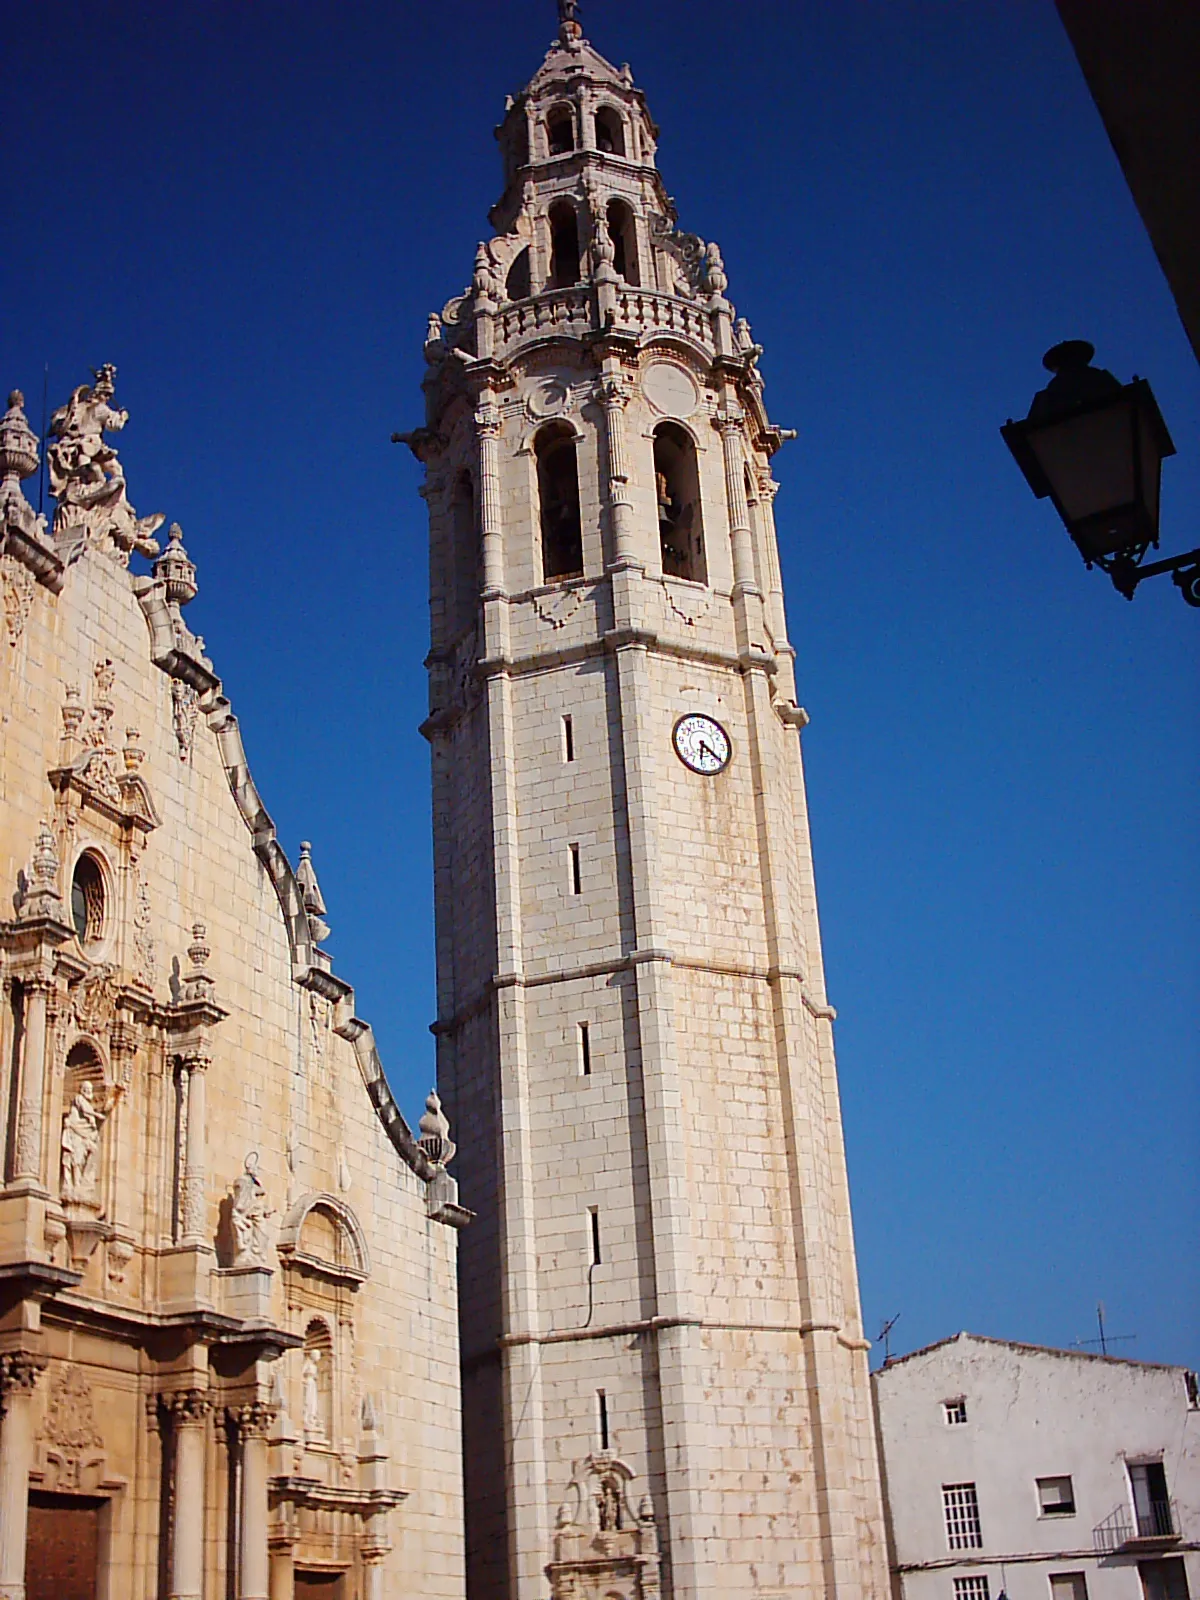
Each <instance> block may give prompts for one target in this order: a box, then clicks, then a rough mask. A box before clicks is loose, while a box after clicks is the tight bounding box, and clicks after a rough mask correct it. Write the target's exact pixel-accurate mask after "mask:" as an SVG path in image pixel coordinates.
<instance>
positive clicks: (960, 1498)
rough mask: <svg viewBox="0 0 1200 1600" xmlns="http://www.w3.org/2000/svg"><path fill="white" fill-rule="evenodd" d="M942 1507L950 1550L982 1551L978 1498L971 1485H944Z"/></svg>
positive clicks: (973, 1486)
mask: <svg viewBox="0 0 1200 1600" xmlns="http://www.w3.org/2000/svg"><path fill="white" fill-rule="evenodd" d="M942 1506H943V1509H944V1510H945V1513H946V1540H947V1542H948V1544H949V1546H950V1548H951V1550H982V1549H983V1530H982V1529H981V1527H980V1525H979V1497H978V1496H977V1495H976V1493H975V1485H974V1484H973V1483H944V1484H943V1485H942Z"/></svg>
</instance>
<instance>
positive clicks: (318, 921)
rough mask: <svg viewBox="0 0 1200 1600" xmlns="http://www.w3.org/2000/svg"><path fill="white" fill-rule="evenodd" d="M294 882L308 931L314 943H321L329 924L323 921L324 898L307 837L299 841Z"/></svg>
mask: <svg viewBox="0 0 1200 1600" xmlns="http://www.w3.org/2000/svg"><path fill="white" fill-rule="evenodd" d="M296 882H297V884H298V885H299V887H300V897H301V899H302V900H303V902H304V910H305V914H306V915H307V917H308V927H309V932H310V933H311V934H312V940H313V943H314V944H323V943H324V942H325V940H326V939H328V937H329V924H328V923H327V922H326V921H325V900H324V897H323V896H322V894H321V885H320V884H319V883H318V882H317V871H316V868H315V867H314V866H313V864H312V845H311V844H310V843H309V842H308V840H307V839H302V840H301V841H300V863H299V865H298V866H297V868H296Z"/></svg>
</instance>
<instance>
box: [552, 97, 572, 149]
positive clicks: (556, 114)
mask: <svg viewBox="0 0 1200 1600" xmlns="http://www.w3.org/2000/svg"><path fill="white" fill-rule="evenodd" d="M546 143H547V144H548V145H549V146H550V154H551V155H552V156H565V155H567V154H568V153H569V152H570V151H572V150H574V148H575V118H574V117H573V116H572V114H571V108H570V106H555V108H554V110H553V111H551V113H550V115H549V116H548V117H547V118H546Z"/></svg>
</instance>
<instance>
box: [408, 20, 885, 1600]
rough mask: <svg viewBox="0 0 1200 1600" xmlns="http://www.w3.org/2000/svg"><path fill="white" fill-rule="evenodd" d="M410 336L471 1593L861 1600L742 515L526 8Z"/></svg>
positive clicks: (582, 102) (824, 1232) (557, 59)
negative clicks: (474, 231)
mask: <svg viewBox="0 0 1200 1600" xmlns="http://www.w3.org/2000/svg"><path fill="white" fill-rule="evenodd" d="M560 17H561V27H560V31H559V36H558V39H557V41H556V42H555V43H554V45H553V46H552V48H551V49H550V51H549V53H548V54H547V56H546V59H545V61H544V63H543V65H542V66H541V68H540V69H539V70H538V72H537V73H536V74H535V76H534V77H533V79H532V81H531V82H530V83H529V84H528V86H527V87H526V88H525V89H524V90H523V91H522V92H521V93H520V94H519V95H517V96H516V98H515V99H510V100H509V102H508V105H507V108H506V111H505V115H504V119H503V121H502V123H501V125H500V127H499V129H498V130H497V133H498V138H499V142H500V149H501V152H502V156H503V162H504V181H505V187H504V192H503V194H502V195H501V197H500V199H499V200H498V201H497V203H496V205H495V207H494V208H493V210H492V212H491V221H492V223H493V225H494V228H495V233H494V236H493V237H492V238H490V239H489V240H488V241H487V242H486V243H484V244H481V245H480V246H479V250H478V254H477V256H476V259H475V269H474V275H473V279H472V283H471V285H470V287H469V288H468V289H467V290H466V291H465V292H464V293H463V294H461V295H458V296H456V297H455V298H454V299H452V300H450V301H449V303H448V304H447V305H446V306H445V307H444V309H443V310H442V311H441V313H440V314H437V315H433V316H431V317H430V319H429V327H428V334H427V340H426V344H425V355H426V359H427V362H428V376H427V378H426V382H425V394H426V417H425V422H424V424H423V426H421V427H420V428H418V429H416V430H415V431H413V432H412V433H409V434H404V435H398V436H397V437H398V438H400V439H401V440H403V441H405V442H407V443H408V444H409V445H410V446H411V448H412V449H413V450H414V452H415V453H416V454H417V456H418V457H419V458H420V459H421V461H423V462H424V463H425V466H426V469H427V476H426V483H425V486H424V489H423V493H424V495H425V497H426V499H427V501H428V506H429V515H430V528H431V573H432V648H431V652H430V656H429V669H430V714H429V719H428V722H427V723H426V725H425V731H426V733H427V735H428V737H429V740H430V743H431V747H432V755H433V782H434V826H435V872H436V901H437V957H438V1020H437V1023H436V1032H437V1035H438V1045H439V1069H438V1074H439V1088H440V1092H441V1094H442V1096H443V1099H444V1101H445V1104H446V1108H447V1111H448V1112H449V1114H450V1117H451V1119H452V1121H453V1122H454V1125H455V1127H456V1130H457V1132H458V1135H459V1138H460V1140H461V1142H462V1146H463V1149H462V1153H461V1155H460V1158H459V1167H458V1169H457V1170H458V1173H459V1178H460V1181H461V1183H462V1184H463V1190H464V1196H465V1197H466V1198H467V1199H468V1201H469V1203H470V1205H471V1206H472V1208H473V1209H475V1210H476V1211H477V1212H478V1218H477V1220H476V1221H475V1222H474V1223H473V1224H472V1226H471V1228H470V1229H469V1230H468V1231H467V1232H466V1233H465V1234H464V1235H463V1240H462V1247H461V1255H460V1294H461V1329H462V1361H463V1369H462V1370H463V1403H464V1416H465V1442H466V1462H465V1465H466V1498H467V1546H468V1581H469V1588H470V1593H471V1594H472V1596H473V1600H502V1597H503V1600H535V1597H538V1600H541V1597H543V1596H545V1595H546V1593H547V1591H548V1590H549V1592H550V1593H551V1594H553V1595H554V1596H555V1597H558V1600H565V1597H567V1596H572V1597H577V1600H585V1597H586V1600H611V1597H618V1600H635V1597H642V1600H646V1597H650V1596H657V1595H659V1594H660V1593H664V1594H669V1595H671V1596H674V1597H675V1600H700V1597H702V1596H703V1597H712V1600H716V1597H718V1596H720V1597H722V1600H731V1597H735V1596H745V1597H750V1596H755V1597H759V1600H761V1597H765V1596H789V1597H793V1596H806V1597H813V1596H827V1597H830V1600H832V1597H834V1596H838V1597H844V1600H859V1597H867V1596H870V1597H873V1600H882V1597H883V1596H884V1595H886V1593H887V1585H888V1579H887V1571H886V1560H885V1550H884V1538H883V1515H882V1509H881V1499H880V1485H879V1472H878V1465H877V1461H876V1450H875V1444H874V1436H873V1430H872V1424H871V1410H870V1392H869V1383H868V1373H867V1357H866V1351H867V1343H866V1341H865V1340H864V1338H863V1330H862V1325H861V1318H860V1310H859V1301H858V1290H857V1282H856V1271H855V1262H854V1250H853V1242H852V1236H851V1225H850V1209H849V1199H848V1192H847V1181H846V1168H845V1159H844V1154H843V1146H842V1132H841V1120H840V1114H839V1106H838V1088H837V1079H836V1075H835V1069H834V1056H833V1037H832V1022H833V1012H832V1011H831V1009H830V1007H829V1005H828V1003H827V1000H826V996H825V987H824V978H823V973H822V964H821V947H820V938H819V933H818V925H817V906H816V897H815V893H814V888H813V870H812V856H811V850H810V846H809V835H808V822H807V815H806V809H805V797H804V782H803V774H802V768H801V757H800V731H801V729H802V728H803V726H804V724H805V722H806V721H807V718H806V716H805V713H804V711H803V710H802V709H801V708H800V706H799V705H798V704H797V700H796V692H795V685H794V681H793V651H792V649H791V647H790V646H789V644H788V636H787V626H786V621H785V616H784V606H783V593H782V586H781V581H780V569H779V559H778V553H777V549H776V540H775V528H774V519H773V501H774V497H775V493H776V488H777V484H776V482H775V480H774V478H773V476H772V470H771V469H772V460H773V458H774V456H775V453H776V452H777V451H778V449H779V448H780V445H781V443H782V441H783V438H784V434H783V433H782V432H781V430H780V429H779V428H777V427H776V426H775V425H774V424H773V423H772V422H771V421H770V419H769V417H768V414H767V411H766V407H765V404H764V399H763V380H762V376H761V374H760V371H759V357H760V355H761V351H760V349H759V347H758V346H757V345H756V344H755V343H754V340H753V338H752V335H751V332H750V328H749V326H748V324H747V323H746V321H745V320H744V319H743V318H740V317H738V316H737V314H736V312H735V310H734V307H733V306H732V305H731V303H730V301H729V299H728V296H727V289H728V280H727V277H726V272H725V268H724V264H723V261H722V257H721V252H720V250H719V249H718V247H717V246H716V245H715V244H713V243H705V242H704V241H702V240H700V239H699V238H697V237H696V236H695V235H692V234H688V233H685V232H683V231H681V229H680V228H679V226H678V224H677V221H676V216H675V211H674V207H673V205H672V203H671V201H670V199H669V197H668V196H667V193H666V191H665V189H664V187H663V183H662V180H661V178H660V176H659V173H658V171H657V169H656V166H655V141H656V137H657V129H656V128H655V125H654V123H653V121H652V119H651V117H650V113H649V111H648V109H647V106H646V103H645V100H644V98H643V96H642V93H641V91H640V90H639V89H637V88H636V87H635V85H634V81H633V77H632V74H631V73H630V70H629V68H628V67H621V68H620V69H618V68H616V67H613V66H612V65H611V64H610V63H609V62H607V61H605V60H604V59H603V58H602V57H601V56H599V55H598V54H597V53H596V51H595V50H593V49H592V47H591V46H590V45H589V44H588V43H587V42H586V40H584V39H583V37H582V35H581V32H580V26H579V23H578V19H577V17H576V15H575V8H574V6H573V5H572V4H570V3H569V0H564V3H562V4H560Z"/></svg>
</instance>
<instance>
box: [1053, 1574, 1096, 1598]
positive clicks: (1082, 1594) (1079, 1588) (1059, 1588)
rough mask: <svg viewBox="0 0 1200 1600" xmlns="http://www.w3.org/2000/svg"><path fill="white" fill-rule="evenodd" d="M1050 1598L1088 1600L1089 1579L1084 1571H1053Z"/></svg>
mask: <svg viewBox="0 0 1200 1600" xmlns="http://www.w3.org/2000/svg"><path fill="white" fill-rule="evenodd" d="M1050 1600H1087V1579H1086V1578H1085V1577H1084V1575H1083V1573H1082V1572H1052V1573H1051V1574H1050Z"/></svg>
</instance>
